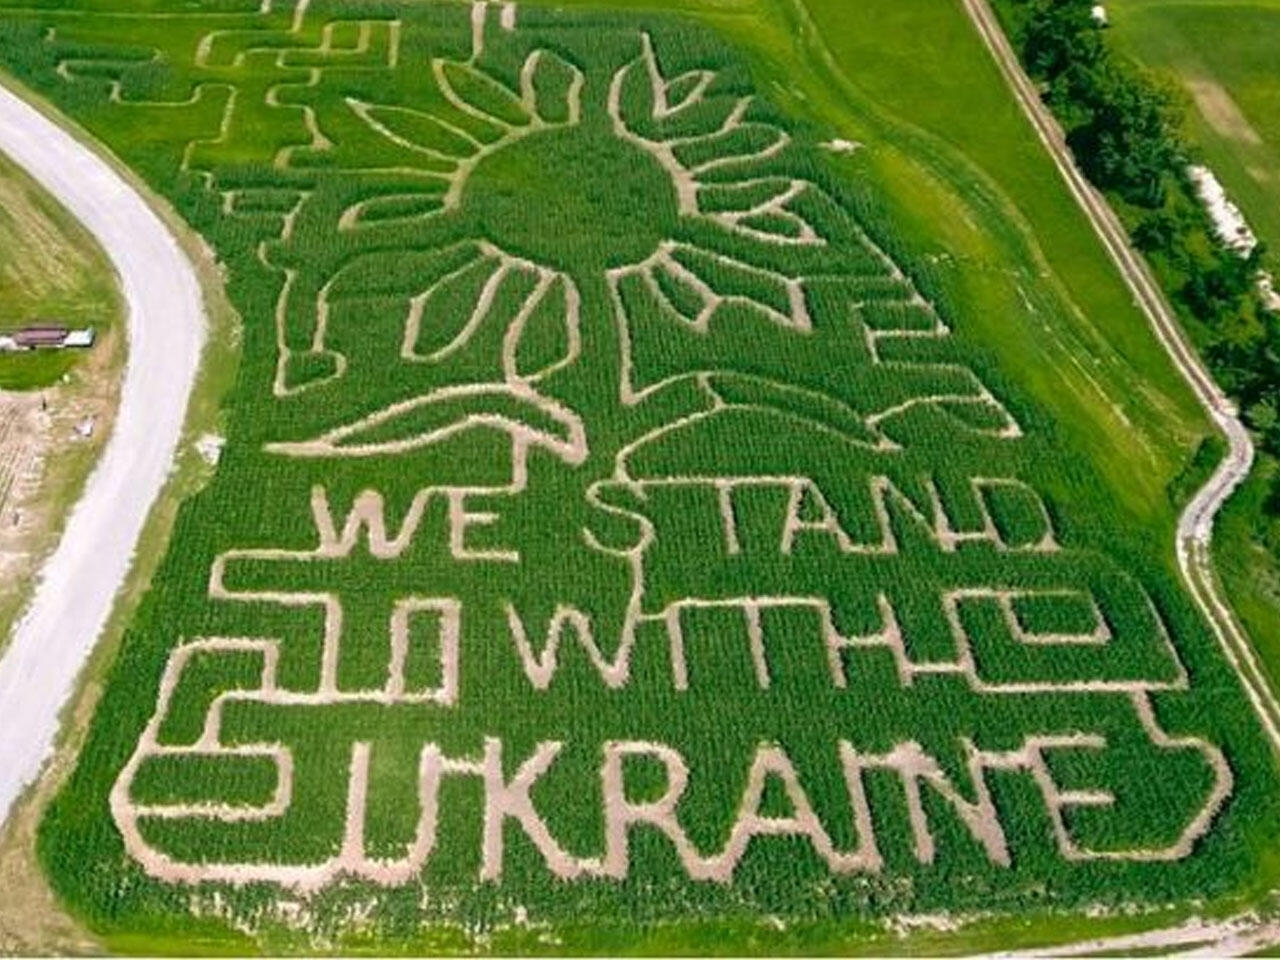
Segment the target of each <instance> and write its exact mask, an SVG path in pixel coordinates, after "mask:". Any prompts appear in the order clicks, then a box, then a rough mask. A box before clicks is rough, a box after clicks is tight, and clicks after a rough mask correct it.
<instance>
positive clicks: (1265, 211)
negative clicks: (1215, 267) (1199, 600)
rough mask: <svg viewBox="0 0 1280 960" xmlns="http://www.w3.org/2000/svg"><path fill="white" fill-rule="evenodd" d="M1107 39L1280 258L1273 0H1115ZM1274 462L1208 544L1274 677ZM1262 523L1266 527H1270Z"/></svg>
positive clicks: (1278, 32) (1277, 549)
mask: <svg viewBox="0 0 1280 960" xmlns="http://www.w3.org/2000/svg"><path fill="white" fill-rule="evenodd" d="M1113 15H1114V22H1115V29H1114V30H1113V31H1112V33H1111V37H1112V39H1113V40H1114V41H1115V42H1116V43H1117V45H1118V46H1119V48H1120V49H1121V50H1124V51H1125V52H1126V53H1128V54H1129V55H1130V56H1132V57H1133V58H1134V59H1136V60H1138V61H1139V62H1140V63H1142V64H1144V65H1145V66H1147V67H1149V68H1151V69H1153V70H1156V71H1159V72H1160V73H1162V74H1164V75H1165V76H1168V77H1171V78H1173V79H1174V80H1175V81H1176V82H1177V83H1178V84H1180V85H1181V86H1182V88H1183V91H1184V93H1185V95H1186V100H1187V104H1188V107H1189V109H1188V112H1187V125H1188V133H1189V136H1190V139H1191V140H1192V142H1194V143H1195V145H1196V147H1197V148H1198V149H1199V150H1200V151H1201V152H1202V154H1203V159H1204V162H1205V163H1206V164H1207V165H1208V166H1209V167H1211V168H1212V169H1213V170H1214V171H1215V172H1216V173H1217V175H1218V177H1219V178H1220V179H1221V180H1222V182H1223V183H1224V184H1225V185H1226V187H1227V190H1228V192H1229V194H1230V196H1231V197H1232V199H1233V200H1234V201H1235V202H1236V203H1238V204H1239V205H1240V207H1241V209H1242V210H1243V211H1244V213H1245V216H1246V217H1247V218H1248V220H1249V222H1250V224H1251V225H1252V227H1253V229H1254V231H1255V232H1256V233H1257V234H1258V236H1259V237H1260V238H1261V239H1262V241H1263V242H1264V243H1265V244H1266V245H1267V246H1268V248H1269V251H1270V252H1269V253H1268V255H1267V258H1266V263H1267V265H1268V267H1269V269H1271V270H1272V271H1273V272H1275V271H1276V269H1277V267H1278V266H1280V261H1278V260H1277V258H1276V253H1275V251H1276V250H1277V249H1280V75H1278V74H1277V71H1276V69H1275V49H1276V44H1277V43H1280V3H1273V2H1266V0H1261V2H1252V3H1230V2H1221V0H1180V2H1176V3H1166V2H1160V0H1157V2H1134V0H1120V2H1117V3H1116V4H1115V5H1114V10H1113ZM1275 470H1276V464H1275V462H1274V461H1273V460H1272V459H1271V458H1264V459H1263V461H1262V462H1261V463H1260V465H1259V467H1258V469H1257V470H1255V471H1254V474H1253V476H1252V477H1251V478H1250V481H1249V483H1248V485H1247V486H1246V487H1245V488H1244V489H1243V490H1242V491H1241V493H1240V495H1239V496H1238V497H1237V498H1236V499H1235V500H1234V501H1233V502H1232V503H1231V504H1230V505H1229V507H1228V509H1227V511H1226V513H1225V514H1224V517H1223V522H1222V524H1221V526H1220V530H1219V536H1218V537H1217V539H1216V545H1215V551H1216V554H1217V556H1218V557H1219V563H1220V565H1221V568H1222V574H1223V582H1224V584H1225V585H1226V586H1227V589H1228V591H1229V592H1230V595H1231V597H1232V600H1233V602H1234V603H1235V605H1236V607H1237V609H1238V611H1239V613H1240V616H1241V618H1242V619H1243V620H1244V622H1245V623H1246V625H1247V626H1248V628H1249V630H1250V633H1251V635H1252V636H1253V637H1254V638H1255V639H1256V641H1257V642H1258V643H1259V644H1260V646H1261V647H1262V649H1263V651H1264V653H1265V662H1266V664H1267V667H1268V669H1269V670H1270V671H1271V675H1272V677H1273V678H1275V679H1276V680H1277V682H1280V628H1277V623H1278V622H1280V560H1278V557H1280V524H1277V523H1276V522H1275V521H1274V520H1268V519H1267V513H1268V512H1269V511H1266V510H1264V509H1263V504H1264V502H1265V500H1266V499H1267V497H1268V491H1269V489H1270V487H1271V485H1272V484H1273V481H1272V480H1271V478H1272V477H1273V476H1274V473H1275ZM1268 528H1270V529H1268Z"/></svg>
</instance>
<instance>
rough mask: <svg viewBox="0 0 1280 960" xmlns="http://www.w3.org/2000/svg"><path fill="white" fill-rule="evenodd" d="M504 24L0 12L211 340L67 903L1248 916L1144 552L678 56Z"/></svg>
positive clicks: (115, 686) (401, 918)
mask: <svg viewBox="0 0 1280 960" xmlns="http://www.w3.org/2000/svg"><path fill="white" fill-rule="evenodd" d="M504 9H505V8H504V7H503V6H502V5H498V4H493V5H488V6H487V7H483V8H480V13H477V12H476V9H475V8H471V7H468V6H463V5H439V4H435V5H427V4H403V5H401V4H393V3H359V4H356V3H351V4H343V3H332V2H325V0H315V2H313V3H311V4H310V5H309V6H308V5H303V6H302V7H301V8H300V9H299V10H297V11H295V10H291V9H290V10H276V11H268V12H260V11H258V10H257V9H256V4H247V3H243V4H237V3H230V2H228V3H224V4H221V5H219V6H218V7H216V8H215V7H214V6H213V5H209V6H207V7H206V8H205V9H204V10H203V11H202V12H198V13H192V12H188V11H185V10H181V11H180V10H178V9H177V8H176V7H175V8H173V9H170V8H168V7H166V6H164V5H157V6H156V7H155V8H154V9H148V10H145V11H138V10H136V9H133V10H131V11H130V12H129V13H127V14H120V13H116V12H112V11H110V10H101V9H98V8H97V7H94V8H93V9H90V8H89V7H87V6H86V8H85V9H84V10H78V11H66V10H63V11H56V12H55V11H49V12H45V13H33V12H30V11H25V12H20V11H16V10H15V11H13V12H8V13H6V12H4V11H3V9H2V8H0V63H2V64H3V65H4V66H6V67H7V68H8V69H11V70H12V71H13V72H15V73H16V74H17V75H18V76H20V77H21V78H22V79H23V80H24V82H26V83H28V84H30V85H31V86H32V87H34V88H36V89H38V90H39V91H41V92H42V93H44V94H46V95H47V96H48V97H50V99H52V100H53V101H54V102H55V103H56V104H58V105H59V106H60V107H61V108H63V109H64V110H65V111H66V112H67V113H68V114H69V115H71V116H72V117H73V118H75V119H76V120H77V121H78V122H80V123H81V124H83V125H84V126H85V127H86V128H87V129H88V130H89V131H90V132H91V133H93V134H94V135H96V136H98V137H99V138H101V139H102V140H103V141H104V142H105V143H106V144H107V145H108V146H110V147H111V148H112V149H113V150H114V151H115V152H116V153H118V154H119V155H120V156H121V157H122V158H123V159H124V160H125V161H126V162H127V163H129V164H130V165H131V166H133V167H135V168H136V169H137V170H138V171H139V172H140V173H141V174H142V175H143V176H144V177H145V178H146V179H147V180H148V182H149V183H150V184H151V185H152V186H153V187H154V188H155V189H156V190H157V191H159V192H160V193H162V194H163V195H165V196H166V197H168V198H169V199H170V200H171V201H172V202H173V203H174V204H175V205H176V207H177V208H178V209H179V210H180V211H181V212H182V214H183V215H184V216H185V217H186V218H187V219H188V220H189V221H190V223H191V224H192V225H193V226H194V227H195V228H196V229H197V230H198V231H199V232H200V233H201V234H202V235H203V236H204V237H206V238H207V239H208V241H209V242H210V244H211V245H212V246H213V248H214V249H215V250H216V252H217V254H218V256H219V258H220V259H221V261H222V262H223V263H224V264H225V266H226V268H227V278H228V279H227V283H228V292H229V294H230V297H231V299H232V301H233V303H234V304H235V305H236V307H237V308H238V310H239V311H240V313H241V316H242V317H243V320H244V349H243V363H242V367H241V374H240V378H239V381H238V383H237V385H236V388H235V390H234V392H233V394H232V395H231V397H230V398H229V400H228V403H229V407H230V411H229V412H230V418H229V424H230V426H229V432H230V435H229V437H228V446H227V449H226V453H225V455H224V457H223V460H222V462H221V464H220V465H219V468H218V471H217V474H216V477H215V478H214V480H213V482H212V483H211V485H210V486H209V487H208V488H207V489H206V490H205V491H203V492H202V493H201V494H199V495H198V496H197V497H195V498H194V499H192V500H191V501H190V502H188V503H187V504H186V505H185V506H184V508H183V510H182V513H181V516H180V519H179V522H178V525H177V529H176V531H175V534H174V541H173V546H172V547H171V549H170V553H169V555H168V557H167V559H166V560H165V561H164V564H163V566H162V568H161V570H160V572H159V573H158V575H157V576H156V578H155V580H154V582H153V584H152V589H151V592H150V594H149V596H148V598H147V600H146V602H145V604H144V607H143V610H142V612H141V614H140V615H139V617H138V619H137V621H136V623H135V624H134V625H133V627H132V629H131V631H130V633H129V636H128V638H127V639H126V641H125V644H124V647H123V650H122V652H121V655H120V658H119V661H118V663H117V664H116V666H115V667H114V670H113V673H112V679H111V681H110V684H109V686H108V689H107V692H106V694H105V697H104V699H103V701H102V705H101V707H100V708H99V712H98V717H97V719H96V720H95V722H94V724H93V727H92V731H91V733H90V736H89V740H88V743H87V745H86V747H85V749H84V752H83V754H82V757H81V759H80V762H79V765H78V768H77V770H76V772H75V774H74V776H73V777H72V779H71V781H70V783H69V785H68V786H67V788H66V789H65V791H64V792H63V793H62V795H61V796H60V797H59V799H58V800H57V801H56V802H55V804H54V805H53V807H52V809H51V811H50V813H49V814H48V816H47V818H46V819H45V821H44V824H43V828H42V831H41V855H42V858H43V862H44V863H45V865H46V867H47V869H48V871H49V873H50V875H51V877H52V879H53V882H54V884H55V886H56V888H57V890H58V891H59V893H60V894H61V895H62V896H63V897H64V898H65V899H66V901H67V902H68V903H69V904H70V905H71V906H72V908H73V909H74V910H75V912H76V913H77V914H78V915H80V916H82V917H83V918H84V919H85V920H86V921H87V922H88V923H89V924H90V925H91V926H92V927H94V928H95V929H97V930H100V931H103V932H105V933H108V934H113V935H130V936H132V935H141V936H143V937H149V936H150V937H158V938H163V937H167V936H170V935H174V933H175V932H176V931H182V930H184V929H190V930H199V931H200V933H201V935H202V936H206V937H210V938H212V939H213V941H215V942H227V943H233V942H235V941H233V940H231V939H230V938H232V936H233V934H232V933H231V932H230V931H231V930H233V929H238V930H249V931H252V932H253V933H254V934H255V935H260V936H263V937H267V936H269V935H271V934H272V933H273V932H278V931H279V930H280V929H283V928H287V927H289V926H290V925H293V926H296V927H299V928H301V929H302V931H303V933H302V934H301V935H300V936H301V937H302V939H301V940H300V941H291V940H288V939H287V938H286V939H285V940H283V941H274V940H273V941H264V942H272V943H276V944H277V945H278V944H280V943H285V944H290V945H292V944H295V943H296V942H303V943H305V944H307V945H310V946H312V947H315V946H316V945H324V944H326V943H331V942H334V938H339V939H338V942H344V941H342V940H341V939H340V938H341V937H342V936H346V935H353V934H358V935H359V936H362V937H370V938H372V939H373V940H374V942H375V943H377V944H380V945H382V946H383V947H384V948H390V947H391V946H393V945H397V944H398V945H424V944H432V945H436V946H440V945H449V946H455V947H456V946H459V945H462V944H465V943H470V944H473V945H474V944H479V945H481V946H484V945H486V944H488V945H493V944H494V943H503V942H507V941H493V940H488V939H484V938H487V937H492V936H494V935H496V934H502V933H503V932H504V931H506V932H507V934H504V935H508V934H509V932H510V931H511V930H512V929H520V927H521V925H522V924H527V923H532V924H533V925H534V927H535V929H538V930H545V931H549V932H550V933H551V934H552V935H553V936H554V934H555V931H557V930H558V929H560V928H562V927H566V928H567V927H569V926H573V927H575V928H579V929H581V928H592V927H595V928H598V929H599V930H602V931H604V930H612V931H618V930H623V931H626V930H638V929H640V928H641V927H643V926H644V925H651V924H665V925H668V926H669V927H670V928H671V929H676V930H679V929H681V928H682V927H687V928H688V929H689V930H694V929H695V925H696V924H699V923H717V924H723V925H725V926H727V927H734V926H735V925H740V924H746V925H751V924H755V923H757V922H759V921H760V919H761V918H764V917H773V918H778V919H780V920H781V921H783V922H784V923H788V924H796V925H803V924H818V923H830V922H834V923H838V924H842V925H845V927H847V929H848V930H850V931H852V930H854V929H856V928H858V926H859V925H860V924H865V923H866V922H868V921H871V920H874V919H876V918H880V917H884V916H888V915H893V914H901V913H915V912H937V911H948V912H951V913H954V914H963V913H969V912H975V911H993V912H995V913H996V914H997V915H1002V916H1003V915H1013V914H1016V913H1018V912H1022V911H1029V910H1042V909H1062V908H1077V907H1084V906H1098V905H1101V906H1104V907H1114V908H1120V907H1122V906H1125V905H1129V904H1134V903H1137V904H1141V905H1164V904H1170V903H1179V902H1183V901H1187V900H1189V899H1191V898H1200V899H1210V898H1215V897H1226V896H1228V895H1232V894H1235V893H1237V892H1239V891H1240V890H1241V889H1242V887H1243V886H1244V885H1245V883H1246V881H1247V878H1248V877H1249V875H1250V873H1251V871H1252V870H1254V869H1255V867H1256V865H1257V856H1258V854H1257V851H1258V849H1259V847H1260V845H1261V844H1263V843H1264V842H1265V840H1266V838H1268V837H1271V836H1274V832H1275V829H1276V827H1277V826H1278V825H1280V824H1277V808H1276V804H1275V801H1274V799H1273V794H1274V789H1273V788H1274V785H1275V770H1274V768H1273V763H1272V759H1271V754H1270V752H1269V748H1268V746H1267V744H1266V742H1265V741H1264V740H1263V738H1262V736H1261V733H1260V732H1259V731H1258V730H1257V729H1256V726H1255V723H1254V720H1253V718H1252V716H1251V714H1250V713H1249V710H1248V706H1247V702H1246V701H1245V699H1244V697H1243V695H1242V692H1241V690H1240V688H1239V686H1238V684H1237V683H1236V681H1235V678H1234V676H1233V675H1232V673H1231V671H1230V669H1229V667H1228V666H1227V664H1226V663H1225V662H1224V661H1223V659H1222V657H1221V655H1220V653H1219V651H1218V648H1217V647H1216V645H1215V643H1214V640H1213V637H1212V635H1211V634H1210V633H1209V632H1208V630H1207V628H1206V627H1205V625H1204V624H1203V623H1201V621H1200V620H1199V618H1198V616H1197V614H1196V613H1195V610H1194V608H1193V607H1192V606H1191V605H1190V603H1189V601H1188V599H1187V598H1186V597H1185V596H1184V594H1183V593H1182V592H1181V590H1180V588H1179V586H1178V584H1177V582H1176V579H1175V577H1174V575H1173V573H1172V564H1171V561H1170V559H1169V557H1168V552H1169V551H1168V548H1167V546H1166V544H1165V543H1163V542H1157V539H1156V537H1155V536H1154V535H1153V534H1152V532H1151V531H1142V530H1134V529H1131V528H1130V527H1129V526H1127V525H1126V524H1125V523H1124V522H1123V520H1122V518H1121V517H1120V516H1119V514H1118V513H1117V512H1115V510H1113V508H1112V507H1111V506H1110V505H1109V504H1108V503H1107V502H1106V500H1105V498H1104V497H1102V496H1100V495H1099V493H1098V491H1099V490H1100V489H1101V488H1100V485H1099V484H1098V483H1097V478H1096V475H1095V473H1094V471H1093V468H1092V467H1091V466H1090V465H1089V464H1088V463H1087V462H1085V461H1083V460H1082V459H1080V458H1079V457H1077V456H1075V455H1073V453H1072V452H1071V451H1070V450H1068V449H1066V448H1064V447H1063V446H1062V445H1061V444H1060V443H1059V439H1058V437H1057V435H1056V434H1055V432H1054V428H1053V425H1052V424H1051V423H1048V422H1046V420H1045V419H1044V418H1043V417H1042V416H1041V415H1038V414H1037V412H1036V410H1035V409H1032V408H1031V407H1030V406H1029V405H1028V404H1027V403H1026V402H1025V400H1024V399H1023V397H1022V395H1021V394H1020V391H1019V389H1018V387H1017V383H1018V376H1017V372H1016V371H1002V370H999V369H996V368H995V367H994V365H993V364H992V363H991V362H990V360H989V358H987V357H986V356H984V355H983V354H982V353H981V352H980V351H978V350H977V349H975V348H974V347H973V346H972V345H970V344H968V343H967V342H966V340H965V336H964V329H965V318H964V317H963V316H957V315H953V311H952V309H951V307H950V305H949V300H948V297H947V295H946V291H945V289H944V288H943V287H942V286H941V285H940V284H939V283H937V282H936V281H935V278H934V277H933V275H932V273H931V271H930V266H929V264H927V263H915V262H912V261H911V258H910V257H908V256H906V255H904V254H903V252H902V250H901V249H900V248H899V245H898V243H897V242H896V240H895V235H894V232H893V225H892V222H891V219H890V218H889V217H888V216H887V215H886V212H885V210H886V207H885V205H884V204H883V203H882V202H881V201H880V200H879V199H877V197H876V196H875V191H874V190H873V189H872V188H871V186H872V185H870V184H866V183H851V182H848V181H846V180H844V179H842V178H840V177H837V176H836V175H835V174H834V173H833V172H832V167H831V166H830V165H829V161H828V159H827V157H826V155H825V153H824V148H823V146H822V140H823V134H822V131H820V130H816V129H811V128H810V127H808V126H806V125H805V124H804V123H803V122H802V121H801V120H799V119H797V118H792V117H788V116H784V115H782V114H781V113H780V112H779V111H778V110H777V109H776V108H774V107H773V106H771V105H770V103H769V102H768V100H767V98H764V97H762V96H759V95H758V93H757V92H756V91H755V90H754V89H753V84H752V78H751V75H750V73H749V71H748V70H747V68H746V66H745V64H744V62H743V61H742V60H741V59H740V58H739V57H738V55H737V54H736V53H735V52H734V51H733V50H731V49H728V48H726V47H725V46H724V45H723V44H722V43H721V42H720V41H719V40H718V39H717V38H716V37H715V36H714V35H712V34H709V33H708V32H706V31H704V30H703V29H701V28H696V27H694V26H692V25H689V24H687V23H684V22H681V21H679V20H674V19H667V18H658V17H641V16H631V15H628V16H622V15H572V16H570V15H567V14H558V13H550V12H545V11H542V10H539V9H537V8H525V7H520V8H519V9H518V10H515V11H514V12H513V13H504ZM481 14H483V16H481ZM868 149H874V145H871V146H869V147H868ZM1161 539H1163V537H1162V538H1161ZM556 644H558V647H557V646H556ZM753 771H754V773H755V775H756V779H754V780H753ZM526 799H527V804H526V803H525V800H526ZM512 936H515V935H512ZM449 937H455V939H448V938H449ZM690 938H691V939H690V940H689V941H688V942H693V939H692V938H693V935H692V934H690ZM144 942H145V941H144ZM509 942H511V943H520V944H523V945H524V946H528V944H526V943H524V942H523V941H519V940H512V941H509ZM674 942H685V941H681V940H680V939H679V937H678V936H677V938H676V940H675V941H674ZM737 943H738V941H734V942H733V944H727V945H728V946H733V945H734V944H737ZM741 943H742V944H745V943H746V941H742V942H741ZM552 945H554V941H552Z"/></svg>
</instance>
